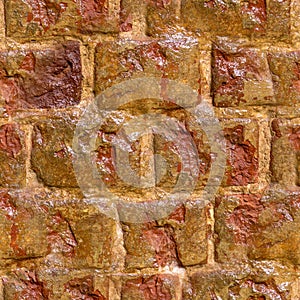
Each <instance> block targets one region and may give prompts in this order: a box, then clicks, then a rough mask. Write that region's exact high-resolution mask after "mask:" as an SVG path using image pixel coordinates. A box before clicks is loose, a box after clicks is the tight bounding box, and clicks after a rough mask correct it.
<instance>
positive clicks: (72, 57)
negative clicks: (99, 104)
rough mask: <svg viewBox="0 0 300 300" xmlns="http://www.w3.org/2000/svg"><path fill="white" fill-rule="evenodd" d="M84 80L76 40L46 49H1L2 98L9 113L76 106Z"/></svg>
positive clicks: (0, 76)
mask: <svg viewBox="0 0 300 300" xmlns="http://www.w3.org/2000/svg"><path fill="white" fill-rule="evenodd" d="M81 79H82V75H81V61H80V51H79V44H78V43H77V42H75V41H69V42H66V43H64V44H55V45H53V46H52V47H50V48H48V49H44V50H42V49H41V50H30V49H28V50H17V49H16V50H11V51H5V52H4V51H0V87H1V89H0V101H1V102H2V103H3V105H5V106H6V111H7V112H10V111H14V110H19V109H31V108H54V107H55V108H66V107H68V106H73V105H76V104H78V103H79V101H80V96H81Z"/></svg>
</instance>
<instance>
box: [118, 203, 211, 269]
mask: <svg viewBox="0 0 300 300" xmlns="http://www.w3.org/2000/svg"><path fill="white" fill-rule="evenodd" d="M123 231H124V242H125V244H124V246H125V249H126V252H127V255H126V267H127V268H128V269H140V268H147V267H164V266H167V265H179V266H180V265H184V266H189V265H195V264H202V263H204V262H205V261H206V259H207V234H208V225H207V223H206V209H205V208H199V207H197V205H196V204H193V203H192V202H191V203H187V204H186V205H185V206H184V205H182V206H180V207H178V208H177V209H176V210H175V211H174V212H173V213H172V214H171V215H170V216H169V218H168V219H163V220H159V221H155V222H154V221H153V222H149V223H145V224H123Z"/></svg>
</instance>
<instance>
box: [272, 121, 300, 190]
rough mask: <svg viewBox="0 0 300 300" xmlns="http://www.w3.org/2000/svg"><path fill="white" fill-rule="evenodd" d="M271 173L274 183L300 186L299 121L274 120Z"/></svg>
mask: <svg viewBox="0 0 300 300" xmlns="http://www.w3.org/2000/svg"><path fill="white" fill-rule="evenodd" d="M271 127H272V133H273V138H272V140H273V142H272V150H271V171H272V180H273V182H277V183H281V184H283V185H288V186H299V161H298V159H299V150H300V148H299V128H300V127H299V119H292V120H284V119H279V118H278V119H274V120H273V121H272V124H271Z"/></svg>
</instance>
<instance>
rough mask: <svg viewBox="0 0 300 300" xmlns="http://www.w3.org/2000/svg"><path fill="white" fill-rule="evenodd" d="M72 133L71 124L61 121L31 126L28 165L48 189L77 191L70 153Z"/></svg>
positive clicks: (43, 122)
mask: <svg viewBox="0 0 300 300" xmlns="http://www.w3.org/2000/svg"><path fill="white" fill-rule="evenodd" d="M74 129H75V126H74V124H72V122H70V121H68V120H62V119H61V120H53V121H42V122H38V123H36V124H35V125H34V128H33V139H32V153H31V164H32V168H33V170H34V171H35V172H36V174H37V177H38V179H39V180H40V181H41V182H43V183H44V184H45V185H47V186H56V187H77V181H76V177H75V174H74V170H73V165H72V151H71V149H72V148H71V147H72V139H73V132H74Z"/></svg>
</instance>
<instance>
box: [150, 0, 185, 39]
mask: <svg viewBox="0 0 300 300" xmlns="http://www.w3.org/2000/svg"><path fill="white" fill-rule="evenodd" d="M146 3H147V6H146V23H147V34H148V35H151V36H163V35H167V34H170V36H171V35H172V33H175V32H176V30H178V29H177V28H176V25H177V24H178V23H180V21H179V18H178V17H179V13H180V3H179V1H176V0H160V1H146Z"/></svg>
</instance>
